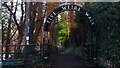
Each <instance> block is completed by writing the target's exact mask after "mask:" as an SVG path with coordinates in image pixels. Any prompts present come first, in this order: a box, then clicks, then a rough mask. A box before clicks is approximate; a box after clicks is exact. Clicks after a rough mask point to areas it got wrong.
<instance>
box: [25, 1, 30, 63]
mask: <svg viewBox="0 0 120 68" xmlns="http://www.w3.org/2000/svg"><path fill="white" fill-rule="evenodd" d="M25 25H26V39H25V44H26V45H29V44H30V2H26V17H25ZM28 51H29V46H25V48H24V59H25V61H24V63H25V64H26V63H27V62H28V61H26V59H28Z"/></svg>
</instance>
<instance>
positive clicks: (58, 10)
mask: <svg viewBox="0 0 120 68" xmlns="http://www.w3.org/2000/svg"><path fill="white" fill-rule="evenodd" d="M63 11H78V12H81V13H82V14H83V15H84V16H86V17H87V18H88V20H89V22H90V24H91V26H93V25H94V19H93V18H92V16H91V14H90V13H89V12H88V11H87V10H86V9H85V8H83V7H81V6H78V5H73V4H68V5H63V6H60V7H58V8H56V9H55V10H54V11H53V12H51V13H50V15H49V16H48V17H47V18H46V21H45V25H44V31H49V26H50V24H51V22H52V20H53V19H54V18H55V17H56V16H57V15H58V14H59V13H61V12H63Z"/></svg>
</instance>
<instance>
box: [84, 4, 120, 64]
mask: <svg viewBox="0 0 120 68" xmlns="http://www.w3.org/2000/svg"><path fill="white" fill-rule="evenodd" d="M84 7H85V8H86V9H88V10H89V11H90V12H91V14H92V15H93V17H94V18H95V23H96V24H95V25H96V34H97V46H98V49H99V50H98V53H99V58H105V60H111V61H112V62H113V63H115V64H116V65H119V64H120V63H119V61H120V36H119V35H120V16H119V15H120V2H117V3H86V4H85V6H84Z"/></svg>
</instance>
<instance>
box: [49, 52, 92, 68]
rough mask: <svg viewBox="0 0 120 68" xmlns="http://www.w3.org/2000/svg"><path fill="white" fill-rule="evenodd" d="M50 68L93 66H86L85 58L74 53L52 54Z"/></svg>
mask: <svg viewBox="0 0 120 68" xmlns="http://www.w3.org/2000/svg"><path fill="white" fill-rule="evenodd" d="M50 68H93V67H91V66H86V64H85V63H84V60H83V59H82V58H80V57H78V56H74V55H72V54H68V55H65V54H57V55H52V56H51V67H50Z"/></svg>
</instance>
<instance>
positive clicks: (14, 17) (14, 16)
mask: <svg viewBox="0 0 120 68" xmlns="http://www.w3.org/2000/svg"><path fill="white" fill-rule="evenodd" d="M3 5H4V6H5V7H6V8H7V9H8V11H10V13H11V14H12V15H13V19H14V21H15V24H16V25H17V28H19V24H18V22H17V20H16V15H15V13H13V12H12V10H11V9H10V8H9V6H8V5H7V4H5V3H4V4H3Z"/></svg>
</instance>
